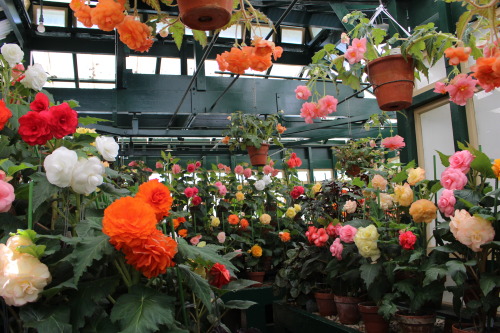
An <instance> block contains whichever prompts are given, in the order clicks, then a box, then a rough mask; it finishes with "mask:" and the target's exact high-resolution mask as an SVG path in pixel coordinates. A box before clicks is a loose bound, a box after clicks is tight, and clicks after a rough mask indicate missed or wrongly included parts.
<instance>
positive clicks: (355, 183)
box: [352, 177, 366, 188]
mask: <svg viewBox="0 0 500 333" xmlns="http://www.w3.org/2000/svg"><path fill="white" fill-rule="evenodd" d="M352 185H353V186H358V187H361V188H363V187H365V185H366V184H365V182H364V181H362V180H361V178H359V177H356V178H354V179H353V180H352Z"/></svg>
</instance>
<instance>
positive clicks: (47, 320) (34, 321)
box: [20, 305, 72, 333]
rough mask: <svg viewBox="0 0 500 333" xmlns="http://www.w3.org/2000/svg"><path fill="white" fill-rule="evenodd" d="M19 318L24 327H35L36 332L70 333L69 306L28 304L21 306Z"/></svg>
mask: <svg viewBox="0 0 500 333" xmlns="http://www.w3.org/2000/svg"><path fill="white" fill-rule="evenodd" d="M20 315H21V320H22V321H23V326H24V327H25V328H35V329H36V330H37V332H38V333H71V332H72V326H71V325H70V324H69V321H70V320H69V308H68V307H67V306H64V305H61V306H58V307H55V308H54V307H44V306H37V307H35V306H34V305H28V306H24V307H22V308H21V311H20Z"/></svg>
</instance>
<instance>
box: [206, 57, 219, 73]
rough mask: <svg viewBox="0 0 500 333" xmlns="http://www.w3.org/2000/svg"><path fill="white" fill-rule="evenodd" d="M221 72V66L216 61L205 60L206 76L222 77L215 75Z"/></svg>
mask: <svg viewBox="0 0 500 333" xmlns="http://www.w3.org/2000/svg"><path fill="white" fill-rule="evenodd" d="M216 71H217V72H218V71H219V65H218V64H217V61H215V60H205V75H206V76H220V75H221V74H215V72H216Z"/></svg>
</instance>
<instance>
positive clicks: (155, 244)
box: [123, 230, 177, 278]
mask: <svg viewBox="0 0 500 333" xmlns="http://www.w3.org/2000/svg"><path fill="white" fill-rule="evenodd" d="M123 252H125V259H127V263H128V264H130V265H132V266H134V268H135V269H137V270H138V271H140V272H142V274H144V276H145V277H147V278H152V277H155V276H158V275H160V274H164V273H165V272H166V271H167V267H172V266H174V265H175V262H174V261H173V258H174V256H175V254H176V253H177V243H176V242H175V241H174V240H173V239H172V238H170V237H168V236H165V235H164V234H163V233H162V232H161V231H160V230H155V232H154V233H152V234H151V235H150V236H149V237H148V238H146V239H143V240H142V242H141V243H140V244H138V245H136V246H133V247H125V248H124V250H123Z"/></svg>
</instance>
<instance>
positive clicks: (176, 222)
mask: <svg viewBox="0 0 500 333" xmlns="http://www.w3.org/2000/svg"><path fill="white" fill-rule="evenodd" d="M172 222H173V223H174V229H177V228H179V226H180V225H181V223H184V222H186V219H185V218H184V217H179V218H177V219H173V220H172Z"/></svg>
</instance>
